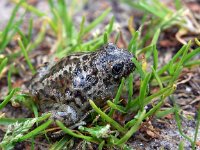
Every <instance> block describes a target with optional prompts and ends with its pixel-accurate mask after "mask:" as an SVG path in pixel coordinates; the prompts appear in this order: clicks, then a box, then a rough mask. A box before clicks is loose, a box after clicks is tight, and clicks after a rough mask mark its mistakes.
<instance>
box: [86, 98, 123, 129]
mask: <svg viewBox="0 0 200 150" xmlns="http://www.w3.org/2000/svg"><path fill="white" fill-rule="evenodd" d="M89 102H90V105H91V106H92V108H93V109H94V110H95V111H96V112H97V113H98V114H99V115H100V116H101V117H102V118H103V119H104V120H106V121H107V122H108V123H110V124H111V125H112V126H113V127H114V128H115V129H117V130H118V131H119V132H121V133H125V132H126V130H125V129H124V128H123V127H122V126H121V125H120V124H119V123H117V122H116V121H115V120H113V119H112V118H110V117H109V116H108V115H107V114H105V113H104V112H102V111H101V109H99V108H98V107H97V106H96V105H95V103H94V102H93V101H92V100H89Z"/></svg>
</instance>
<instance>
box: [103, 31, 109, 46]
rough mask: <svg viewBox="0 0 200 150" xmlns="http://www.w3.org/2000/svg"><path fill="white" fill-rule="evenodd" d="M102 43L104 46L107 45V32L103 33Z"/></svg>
mask: <svg viewBox="0 0 200 150" xmlns="http://www.w3.org/2000/svg"><path fill="white" fill-rule="evenodd" d="M103 41H104V44H106V43H108V33H107V32H105V33H104V36H103Z"/></svg>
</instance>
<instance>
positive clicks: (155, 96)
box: [144, 86, 173, 105]
mask: <svg viewBox="0 0 200 150" xmlns="http://www.w3.org/2000/svg"><path fill="white" fill-rule="evenodd" d="M169 89H173V87H172V86H169V87H166V88H163V89H161V90H160V91H158V92H157V93H155V94H152V95H150V96H148V97H146V98H145V100H144V105H147V104H149V103H150V102H151V101H152V100H153V99H155V98H157V97H159V96H162V95H164V94H165V93H166V92H167V90H169Z"/></svg>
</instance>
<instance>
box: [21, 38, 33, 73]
mask: <svg viewBox="0 0 200 150" xmlns="http://www.w3.org/2000/svg"><path fill="white" fill-rule="evenodd" d="M18 44H19V46H20V48H21V51H22V53H23V55H24V58H25V59H26V62H27V64H28V66H29V68H30V70H31V72H32V74H35V72H36V71H35V69H34V67H33V65H32V64H31V61H30V59H29V57H28V54H27V51H26V50H25V47H24V44H23V43H22V41H21V39H20V38H19V39H18Z"/></svg>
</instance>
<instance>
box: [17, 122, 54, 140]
mask: <svg viewBox="0 0 200 150" xmlns="http://www.w3.org/2000/svg"><path fill="white" fill-rule="evenodd" d="M52 122H53V120H48V121H47V122H45V123H43V124H42V125H40V126H39V127H37V128H36V129H34V130H32V131H30V132H29V133H27V134H25V135H24V136H22V137H20V138H19V139H18V142H22V141H24V140H27V139H29V138H31V137H34V136H36V135H38V134H40V132H41V131H43V130H44V129H46V128H47V127H48V126H49V125H50V124H52Z"/></svg>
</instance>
